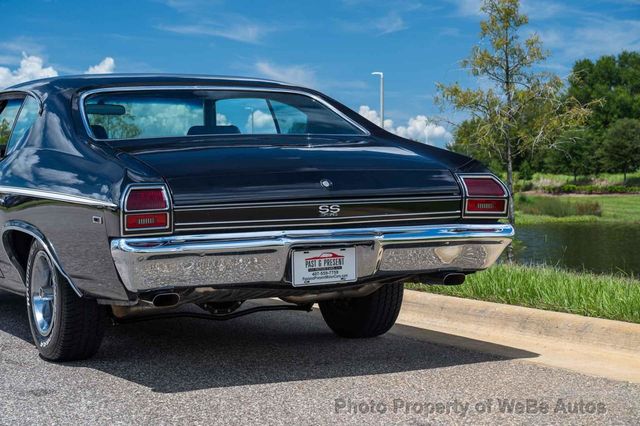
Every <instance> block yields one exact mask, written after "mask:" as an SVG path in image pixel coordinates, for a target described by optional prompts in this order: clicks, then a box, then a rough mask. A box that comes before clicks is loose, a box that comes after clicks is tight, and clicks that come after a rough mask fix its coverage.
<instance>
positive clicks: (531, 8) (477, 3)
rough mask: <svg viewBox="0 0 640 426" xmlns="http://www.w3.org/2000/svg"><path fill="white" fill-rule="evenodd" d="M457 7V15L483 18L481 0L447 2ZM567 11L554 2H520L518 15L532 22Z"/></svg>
mask: <svg viewBox="0 0 640 426" xmlns="http://www.w3.org/2000/svg"><path fill="white" fill-rule="evenodd" d="M449 1H450V2H451V3H454V4H455V5H456V6H457V9H458V14H460V15H462V16H484V14H483V13H482V11H481V10H480V8H481V7H482V3H483V0H449ZM566 11H567V6H566V5H564V4H562V3H558V2H555V1H545V0H535V1H531V0H522V1H521V3H520V13H523V14H525V15H527V16H528V17H529V18H531V19H533V20H538V19H539V20H542V19H549V18H552V17H554V16H558V15H560V14H561V13H564V12H566Z"/></svg>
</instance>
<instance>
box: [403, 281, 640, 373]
mask: <svg viewBox="0 0 640 426" xmlns="http://www.w3.org/2000/svg"><path fill="white" fill-rule="evenodd" d="M398 323H399V324H403V325H407V326H411V327H417V328H419V329H422V330H430V331H431V332H436V333H432V334H431V337H429V339H432V338H433V335H434V334H435V335H436V336H437V342H436V343H443V344H450V345H452V346H461V347H465V348H469V349H473V350H479V351H483V352H490V353H495V354H497V355H501V356H507V357H509V356H511V354H513V353H516V352H518V351H519V352H522V351H526V352H528V353H530V354H531V356H530V357H525V358H527V359H529V360H531V361H533V362H537V363H541V364H545V365H551V366H555V367H561V368H566V369H570V370H574V371H578V372H581V373H586V374H590V375H596V376H602V377H607V378H612V379H616V380H625V381H633V382H640V324H631V323H625V322H620V321H611V320H605V319H600V318H589V317H583V316H580V315H573V314H566V313H559V312H551V311H543V310H539V309H531V308H523V307H519V306H511V305H503V304H499V303H491V302H483V301H478V300H471V299H462V298H458V297H451V296H441V295H436V294H431V293H424V292H419V291H414V290H405V293H404V303H403V307H402V311H401V313H400V317H399V319H398ZM407 333H408V334H414V335H416V336H417V335H419V334H420V333H419V332H417V331H415V332H403V334H407ZM423 335H424V336H426V335H425V334H424V333H423Z"/></svg>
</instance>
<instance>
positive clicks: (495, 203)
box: [460, 174, 509, 218]
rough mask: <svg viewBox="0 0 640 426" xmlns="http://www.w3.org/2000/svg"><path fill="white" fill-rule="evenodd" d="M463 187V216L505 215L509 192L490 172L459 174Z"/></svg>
mask: <svg viewBox="0 0 640 426" xmlns="http://www.w3.org/2000/svg"><path fill="white" fill-rule="evenodd" d="M460 180H461V181H462V186H463V189H464V201H463V203H464V212H463V215H464V216H465V217H478V218H480V217H487V216H491V217H506V215H507V206H508V204H507V203H508V202H509V193H508V192H507V188H506V187H505V186H504V184H503V183H502V182H501V181H500V180H499V179H498V178H497V177H495V176H493V175H491V174H486V175H485V174H477V175H460Z"/></svg>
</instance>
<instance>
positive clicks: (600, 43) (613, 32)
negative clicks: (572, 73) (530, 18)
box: [539, 19, 640, 61]
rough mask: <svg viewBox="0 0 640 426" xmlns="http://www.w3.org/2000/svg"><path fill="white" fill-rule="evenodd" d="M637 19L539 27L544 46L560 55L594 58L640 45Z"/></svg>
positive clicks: (639, 23) (572, 57) (570, 58)
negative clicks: (568, 26)
mask: <svg viewBox="0 0 640 426" xmlns="http://www.w3.org/2000/svg"><path fill="white" fill-rule="evenodd" d="M638 34H640V20H619V19H587V20H586V21H585V24H584V25H580V26H578V27H576V28H573V29H564V30H562V31H559V30H553V29H550V30H543V31H539V35H540V38H541V40H542V42H543V43H544V46H545V47H547V48H550V49H552V50H554V51H556V52H558V53H559V54H560V55H561V56H562V58H563V59H565V60H568V61H574V60H576V59H578V58H584V57H590V58H595V57H597V56H601V55H611V54H617V53H619V52H621V51H623V50H639V49H640V37H638Z"/></svg>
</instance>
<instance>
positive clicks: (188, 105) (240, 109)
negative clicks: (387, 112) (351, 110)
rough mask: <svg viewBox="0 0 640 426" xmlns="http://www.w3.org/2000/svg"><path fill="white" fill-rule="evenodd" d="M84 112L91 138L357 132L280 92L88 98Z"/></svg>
mask: <svg viewBox="0 0 640 426" xmlns="http://www.w3.org/2000/svg"><path fill="white" fill-rule="evenodd" d="M84 113H85V115H86V119H87V122H88V124H89V127H90V130H91V133H92V134H93V137H94V138H96V139H148V138H166V137H181V136H198V135H287V134H288V135H306V134H316V135H361V134H363V131H362V130H360V129H359V128H358V127H356V125H354V124H352V123H351V122H350V121H348V120H347V119H346V118H344V117H343V116H341V115H340V114H338V113H337V112H334V111H333V110H332V109H331V108H329V107H328V106H326V105H325V104H324V103H322V102H320V101H318V100H316V99H314V98H312V97H310V96H305V95H302V94H293V93H282V92H254V91H246V92H243V91H226V90H225V91H223V90H193V91H191V90H165V91H140V92H108V93H98V94H95V95H91V96H89V97H87V99H86V100H85V105H84Z"/></svg>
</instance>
